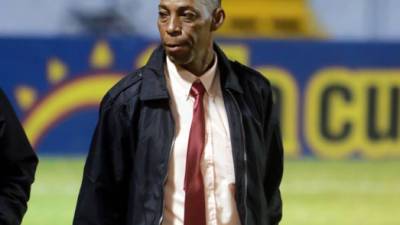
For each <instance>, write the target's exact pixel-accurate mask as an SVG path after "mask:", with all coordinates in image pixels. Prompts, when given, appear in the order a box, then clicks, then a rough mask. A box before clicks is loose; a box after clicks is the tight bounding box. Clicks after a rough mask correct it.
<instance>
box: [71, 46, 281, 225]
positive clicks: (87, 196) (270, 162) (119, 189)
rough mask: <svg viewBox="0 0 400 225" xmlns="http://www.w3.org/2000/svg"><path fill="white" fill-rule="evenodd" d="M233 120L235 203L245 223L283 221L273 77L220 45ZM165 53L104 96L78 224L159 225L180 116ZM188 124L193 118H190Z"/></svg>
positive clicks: (159, 52)
mask: <svg viewBox="0 0 400 225" xmlns="http://www.w3.org/2000/svg"><path fill="white" fill-rule="evenodd" d="M215 49H216V52H217V55H218V62H219V69H220V71H221V87H222V92H223V97H224V102H225V106H226V111H227V115H228V120H229V128H230V135H231V140H232V151H233V159H234V169H235V178H236V189H235V190H236V193H235V194H236V195H235V198H236V204H237V208H238V211H239V216H240V219H241V222H242V224H243V225H245V224H246V225H267V224H271V225H272V224H278V223H279V221H280V219H281V214H282V203H281V197H280V192H279V185H280V182H281V178H282V172H283V149H282V144H281V137H280V131H279V125H278V121H277V120H276V119H275V116H273V113H272V112H273V110H272V95H271V86H270V84H269V82H268V81H267V80H266V79H265V78H264V77H263V76H262V75H261V74H259V73H258V72H256V71H254V70H252V69H250V68H247V67H245V66H243V65H241V64H239V63H237V62H231V61H229V60H228V59H227V58H226V56H225V55H224V54H223V52H222V51H221V50H220V49H219V48H218V47H217V46H216V45H215ZM165 58H166V56H165V52H164V50H163V48H162V47H159V48H158V49H156V50H155V51H154V52H153V54H152V56H151V58H150V60H149V61H148V63H147V65H146V66H145V67H143V68H141V69H138V70H137V71H135V72H134V73H133V74H130V75H128V76H126V77H125V78H124V79H122V80H121V81H120V82H119V83H118V84H117V85H116V86H114V87H113V88H112V89H111V90H110V91H109V92H108V93H107V94H106V96H105V97H104V99H103V101H102V103H101V108H100V118H99V122H98V124H97V128H96V131H95V134H94V137H93V140H92V144H91V148H90V152H89V155H88V158H87V161H86V165H85V170H84V176H83V181H82V186H81V190H80V194H79V198H78V203H77V208H76V212H75V218H74V225H89V224H90V225H103V224H104V225H106V224H107V225H158V224H159V223H160V221H161V220H162V213H163V207H164V202H163V201H164V193H163V187H164V183H165V181H166V179H167V175H168V174H167V172H168V163H169V158H170V154H171V149H172V142H173V139H174V134H175V131H174V128H175V122H174V120H173V116H172V113H171V110H170V101H169V96H168V91H167V87H166V81H165V75H164V61H165ZM188 122H189V123H190V121H188Z"/></svg>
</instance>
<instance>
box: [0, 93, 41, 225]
mask: <svg viewBox="0 0 400 225" xmlns="http://www.w3.org/2000/svg"><path fill="white" fill-rule="evenodd" d="M37 163H38V159H37V156H36V154H35V153H34V151H33V150H32V147H31V145H30V144H29V142H28V139H27V138H26V135H25V132H24V130H23V128H22V126H21V124H20V123H19V120H18V118H17V116H16V115H15V113H14V111H13V109H12V107H11V104H10V103H9V101H8V100H7V98H6V95H5V94H4V93H3V92H2V90H1V89H0V224H2V225H15V224H20V223H21V220H22V217H23V215H24V214H25V212H26V208H27V204H26V203H27V201H28V200H29V195H30V189H31V184H32V182H33V180H34V175H35V171H36V166H37Z"/></svg>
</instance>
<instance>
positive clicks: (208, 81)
mask: <svg viewBox="0 0 400 225" xmlns="http://www.w3.org/2000/svg"><path fill="white" fill-rule="evenodd" d="M217 65H218V57H217V56H216V55H215V53H214V62H213V65H212V67H211V68H210V69H208V70H207V71H206V72H205V73H204V74H203V75H201V76H199V77H198V76H195V75H194V74H193V73H191V72H189V71H188V70H186V69H184V68H182V67H180V66H177V65H175V64H174V63H173V62H172V61H171V60H170V59H169V58H168V56H167V70H168V74H169V76H170V79H174V80H175V81H176V82H177V83H178V85H179V87H180V90H179V92H180V93H182V94H184V95H185V96H186V97H187V99H188V98H189V97H190V89H191V87H192V84H193V82H195V81H197V80H200V81H201V83H202V84H203V86H204V88H205V89H206V92H207V94H208V95H209V96H214V95H215V94H214V93H213V91H212V84H213V82H214V80H215V75H216V73H217Z"/></svg>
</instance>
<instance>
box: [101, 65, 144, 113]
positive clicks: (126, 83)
mask: <svg viewBox="0 0 400 225" xmlns="http://www.w3.org/2000/svg"><path fill="white" fill-rule="evenodd" d="M142 70H143V68H139V69H137V70H135V71H133V72H131V73H128V74H127V75H126V76H124V77H123V78H122V79H121V80H120V81H118V82H117V83H116V84H115V85H114V86H113V87H112V88H111V89H110V90H108V91H107V93H106V95H105V96H104V98H103V100H102V102H101V107H102V108H107V107H109V106H111V105H114V104H124V103H127V102H128V101H132V100H134V99H135V97H136V96H137V95H138V94H139V93H140V87H141V85H140V84H141V80H142Z"/></svg>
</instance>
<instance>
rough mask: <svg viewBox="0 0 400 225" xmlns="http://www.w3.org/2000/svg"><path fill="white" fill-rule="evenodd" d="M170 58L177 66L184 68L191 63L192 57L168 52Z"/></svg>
mask: <svg viewBox="0 0 400 225" xmlns="http://www.w3.org/2000/svg"><path fill="white" fill-rule="evenodd" d="M167 55H168V58H169V59H170V60H171V62H173V63H174V64H175V65H179V66H183V65H186V64H188V63H189V62H190V56H189V55H187V54H185V55H182V54H174V53H170V52H167Z"/></svg>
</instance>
